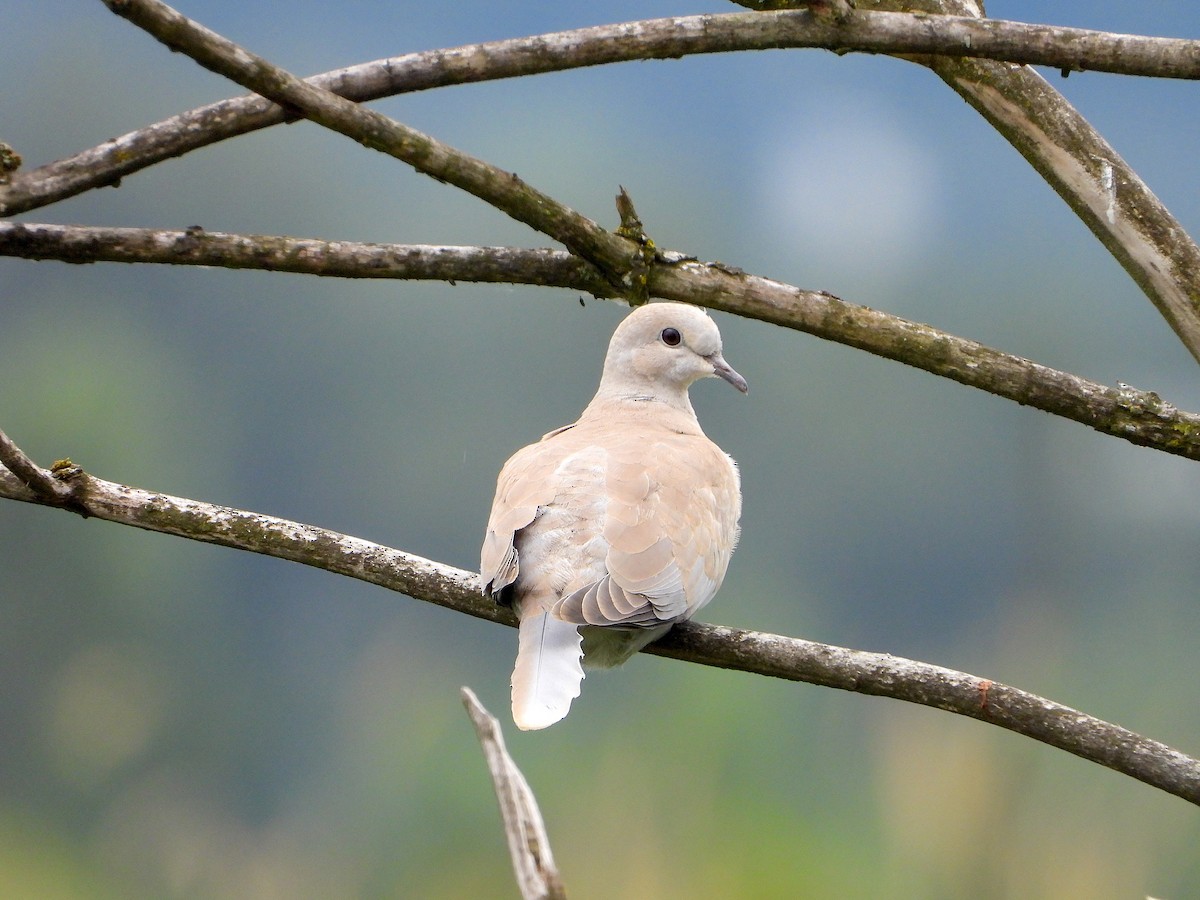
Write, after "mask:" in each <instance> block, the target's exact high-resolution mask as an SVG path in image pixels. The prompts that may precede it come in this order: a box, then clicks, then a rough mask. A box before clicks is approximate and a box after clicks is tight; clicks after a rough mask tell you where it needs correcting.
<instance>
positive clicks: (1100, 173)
mask: <svg viewBox="0 0 1200 900" xmlns="http://www.w3.org/2000/svg"><path fill="white" fill-rule="evenodd" d="M901 2H902V3H903V5H904V6H905V7H906V8H912V7H914V6H916V7H919V8H921V9H925V10H928V11H929V12H932V13H938V14H947V13H949V14H954V13H965V14H967V15H977V16H982V15H983V11H982V6H981V4H976V3H975V2H974V0H862V2H861V4H860V5H863V6H870V7H873V8H885V9H887V8H894V7H895V6H897V5H899V4H900V3H901ZM856 15H857V14H856ZM932 21H934V22H935V24H934V25H933V27H935V28H938V29H940V28H941V27H942V26H941V24H940V23H941V22H942V21H943V19H942V18H941V16H940V15H938V16H937V17H935V18H934V19H933V20H932ZM979 21H986V20H983V19H980V20H979ZM1114 37H1115V36H1114ZM1180 52H1182V53H1183V54H1184V55H1185V56H1190V57H1192V58H1193V59H1194V58H1195V56H1196V49H1195V48H1194V47H1193V48H1191V49H1182V48H1181V51H1180ZM915 61H917V62H920V63H922V64H924V65H926V66H928V67H929V68H930V69H932V70H933V72H934V73H935V74H937V76H938V77H939V78H941V79H942V80H943V81H945V82H946V83H947V84H948V85H950V87H952V88H953V89H954V90H955V91H956V92H957V93H958V94H959V96H961V97H962V98H963V99H964V100H966V101H967V103H969V104H970V105H971V106H973V107H974V108H975V110H976V111H977V112H979V113H980V114H981V115H982V116H983V117H984V118H985V119H987V121H988V123H989V124H991V125H992V127H994V128H995V129H996V130H997V131H999V132H1000V134H1001V135H1003V136H1004V138H1005V139H1006V140H1007V141H1008V142H1009V143H1011V144H1012V145H1013V146H1014V147H1015V148H1016V149H1017V152H1019V153H1020V154H1021V155H1022V156H1023V157H1025V159H1026V161H1027V162H1028V163H1029V164H1030V165H1031V166H1033V168H1034V169H1035V170H1037V172H1038V174H1039V175H1041V176H1042V177H1043V178H1044V179H1045V180H1046V181H1047V182H1048V183H1049V184H1050V186H1051V187H1052V188H1054V190H1055V191H1056V192H1057V193H1058V195H1059V196H1060V197H1062V198H1063V200H1065V201H1066V203H1067V205H1068V206H1070V207H1071V209H1072V210H1073V211H1074V212H1075V214H1076V215H1077V216H1079V218H1080V219H1082V220H1083V223H1084V224H1085V225H1087V227H1088V228H1089V229H1090V230H1091V232H1092V233H1093V234H1094V235H1095V236H1096V237H1097V238H1098V239H1099V240H1100V243H1102V244H1103V245H1104V247H1105V248H1106V249H1107V250H1108V251H1109V253H1111V254H1112V255H1113V256H1114V257H1115V258H1116V260H1117V262H1119V263H1120V264H1121V266H1122V268H1124V269H1125V271H1126V272H1128V273H1129V275H1130V277H1131V278H1133V280H1134V281H1135V282H1136V283H1137V285H1138V287H1140V288H1141V289H1142V291H1143V292H1145V294H1146V296H1147V297H1149V298H1150V301H1151V302H1152V303H1153V304H1154V305H1155V307H1156V308H1157V309H1158V311H1159V313H1160V314H1161V315H1162V316H1163V318H1165V319H1166V320H1167V323H1168V324H1169V325H1170V326H1171V328H1172V329H1173V330H1174V331H1175V334H1176V335H1178V337H1179V339H1180V340H1181V341H1182V342H1183V345H1184V346H1185V347H1187V349H1188V351H1189V352H1190V353H1191V354H1192V356H1193V357H1195V358H1196V360H1197V361H1200V247H1198V246H1197V245H1196V243H1195V242H1194V241H1193V240H1192V239H1191V237H1189V235H1188V233H1187V230H1186V229H1185V228H1184V227H1183V226H1182V225H1181V224H1180V223H1179V221H1178V220H1177V219H1176V218H1175V217H1174V216H1172V215H1171V212H1170V210H1168V209H1167V208H1166V207H1165V206H1164V205H1163V204H1162V202H1161V201H1160V200H1159V199H1158V198H1157V197H1156V196H1154V194H1153V192H1151V190H1150V188H1148V187H1147V186H1146V184H1145V182H1143V181H1142V179H1141V178H1140V177H1138V174H1137V173H1136V172H1135V171H1134V170H1133V169H1131V168H1130V167H1129V166H1128V165H1127V164H1126V162H1125V160H1123V159H1121V156H1120V155H1119V154H1118V153H1117V151H1116V150H1114V149H1113V148H1112V146H1111V145H1110V144H1109V143H1108V142H1107V141H1106V140H1104V138H1103V137H1102V136H1101V135H1100V133H1099V132H1098V131H1096V129H1094V128H1093V127H1092V126H1091V124H1090V123H1089V122H1088V121H1087V119H1085V118H1084V117H1083V116H1081V115H1080V114H1079V112H1078V111H1077V110H1076V109H1075V107H1073V106H1072V105H1071V104H1070V103H1069V102H1068V101H1067V99H1066V98H1065V97H1063V95H1062V94H1060V93H1059V92H1058V91H1056V90H1055V89H1054V88H1052V87H1051V86H1050V85H1049V84H1048V83H1047V82H1046V80H1045V79H1044V78H1042V77H1041V76H1040V75H1039V74H1038V73H1037V72H1034V71H1033V70H1032V69H1028V68H1017V67H1014V66H1010V65H1005V64H1004V63H1001V62H993V61H990V60H972V59H950V58H948V57H946V56H920V57H917V58H916V60H915ZM1062 68H1063V69H1064V71H1065V70H1069V69H1071V68H1073V66H1063V67H1062Z"/></svg>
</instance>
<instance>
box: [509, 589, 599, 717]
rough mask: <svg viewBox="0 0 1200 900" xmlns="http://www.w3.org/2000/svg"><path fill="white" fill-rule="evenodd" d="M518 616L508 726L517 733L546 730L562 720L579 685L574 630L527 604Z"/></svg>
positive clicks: (580, 676)
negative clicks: (510, 711) (513, 724)
mask: <svg viewBox="0 0 1200 900" xmlns="http://www.w3.org/2000/svg"><path fill="white" fill-rule="evenodd" d="M525 606H526V609H528V610H529V614H528V615H525V614H524V612H523V613H522V615H521V626H520V629H519V631H518V638H517V640H518V647H517V664H516V667H515V668H514V669H513V674H512V715H513V721H514V722H516V723H517V727H518V728H520V729H521V730H522V731H531V730H534V729H538V728H546V727H547V726H549V725H553V724H554V723H555V722H557V721H558V720H559V719H561V718H563V717H564V716H565V715H566V714H567V712H568V711H569V710H570V709H571V701H572V700H574V699H575V698H576V697H578V696H579V685H580V682H582V681H583V667H582V666H581V665H580V664H579V660H580V657H582V656H583V647H582V641H583V639H582V637H581V636H580V634H579V627H578V626H576V625H572V624H571V623H570V622H564V621H562V620H561V619H556V618H555V617H554V616H552V615H551V614H550V613H549V612H547V611H545V610H544V609H542V608H541V605H540V604H536V601H534V600H532V599H527V600H526V601H525Z"/></svg>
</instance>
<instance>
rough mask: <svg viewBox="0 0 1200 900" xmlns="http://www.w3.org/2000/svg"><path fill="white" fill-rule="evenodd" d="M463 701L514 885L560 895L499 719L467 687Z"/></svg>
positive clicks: (537, 816) (548, 896)
mask: <svg viewBox="0 0 1200 900" xmlns="http://www.w3.org/2000/svg"><path fill="white" fill-rule="evenodd" d="M461 693H462V701H463V706H465V707H466V708H467V715H469V716H470V717H471V724H473V725H474V726H475V734H476V736H477V737H478V738H479V743H480V746H482V747H483V756H484V759H485V760H486V762H487V767H488V772H489V773H490V774H491V776H492V787H494V788H495V789H496V800H497V802H498V803H499V804H500V819H501V820H502V821H503V822H504V836H505V838H506V839H507V840H508V855H509V857H510V858H511V859H512V864H513V872H514V873H515V874H516V876H517V886H518V888H520V891H521V896H522V897H524V898H526V900H564V898H565V897H566V896H567V892H566V890H565V889H564V887H563V883H562V878H561V876H560V875H559V874H558V867H557V866H556V865H555V864H554V855H553V854H552V853H551V852H550V837H549V835H547V834H546V825H545V823H544V822H543V821H542V813H541V811H540V810H539V809H538V804H537V798H536V797H534V795H533V789H532V788H530V787H529V782H528V781H526V780H525V776H524V775H522V774H521V770H520V769H518V768H517V764H516V763H515V762H513V758H512V757H511V756H509V753H508V748H507V747H505V746H504V732H503V731H501V730H500V723H499V722H498V721H496V717H495V716H493V715H492V714H491V713H490V712H488V711H487V709H486V708H485V707H484V705H483V704H482V703H480V702H479V698H478V697H476V696H475V692H474V691H472V690H471V689H470V688H469V687H464V688H463V689H462V691H461Z"/></svg>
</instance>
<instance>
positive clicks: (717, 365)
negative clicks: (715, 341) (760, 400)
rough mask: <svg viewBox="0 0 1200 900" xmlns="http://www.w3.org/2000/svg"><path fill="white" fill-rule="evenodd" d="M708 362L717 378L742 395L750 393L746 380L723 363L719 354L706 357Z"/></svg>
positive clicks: (723, 359)
mask: <svg viewBox="0 0 1200 900" xmlns="http://www.w3.org/2000/svg"><path fill="white" fill-rule="evenodd" d="M708 361H709V362H710V363H712V367H713V374H714V375H716V376H717V377H718V378H724V379H725V380H726V381H728V382H729V383H730V384H732V385H733V386H734V387H735V388H737V389H738V390H739V391H741V392H742V393H743V394H747V393H749V392H750V385H748V384H746V379H745V378H743V377H742V376H741V375H739V374H738V373H737V372H736V371H735V370H734V368H733V366H731V365H730V364H729V363H727V362H725V357H723V356H722V355H721V354H720V353H714V354H713V355H712V356H710V357H708Z"/></svg>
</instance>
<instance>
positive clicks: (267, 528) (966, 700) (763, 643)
mask: <svg viewBox="0 0 1200 900" xmlns="http://www.w3.org/2000/svg"><path fill="white" fill-rule="evenodd" d="M14 453H20V451H19V449H18V448H16V445H15V444H13V442H12V441H11V440H10V439H9V438H8V437H7V436H6V435H4V433H3V432H2V431H0V463H4V466H8V461H9V460H11V459H12V458H13V454H14ZM21 455H22V456H24V454H21ZM46 480H53V481H54V482H56V483H57V485H58V487H56V488H55V489H54V490H53V491H45V490H43V489H38V488H36V487H35V486H34V484H33V483H31V482H41V481H46ZM0 497H2V498H7V499H10V500H19V501H24V502H28V503H37V504H41V505H43V506H52V507H59V508H63V509H69V510H72V511H74V512H78V513H82V514H84V515H87V516H90V517H93V518H96V519H103V520H105V521H109V522H117V523H120V524H123V525H131V526H133V527H136V528H143V529H146V530H148V531H157V532H160V533H163V534H172V535H176V536H178V537H184V538H188V539H190V540H195V541H202V542H204V543H209V544H217V545H220V546H223V547H232V548H235V549H239V550H248V551H250V552H252V553H260V554H263V555H264V556H272V557H275V558H278V559H285V560H290V561H292V562H298V563H302V564H304V565H307V566H312V567H314V568H318V569H324V570H325V571H328V572H333V573H335V574H340V575H348V576H350V577H351V578H357V579H359V580H361V581H365V582H368V583H370V584H375V585H379V586H380V587H385V588H387V589H388V590H393V591H397V592H399V593H402V594H405V595H407V596H409V597H412V598H413V599H416V600H423V601H426V602H429V603H434V604H436V605H438V606H444V607H446V608H448V609H452V610H455V611H457V612H462V613H466V614H468V615H471V616H475V617H476V618H480V619H487V620H488V621H491V622H497V623H500V624H503V625H508V626H510V627H515V625H516V618H515V616H514V615H513V614H512V611H511V610H510V609H508V608H507V607H504V606H500V605H499V604H497V603H495V602H494V601H492V600H491V599H490V598H487V597H484V596H483V595H482V594H481V593H480V591H479V585H478V576H477V575H476V574H475V573H474V572H466V571H463V570H461V569H455V568H453V567H451V566H447V565H445V564H443V563H438V562H434V561H432V560H427V559H423V558H422V557H419V556H415V555H413V554H410V553H405V552H403V551H401V550H395V549H392V548H390V547H384V546H382V545H379V544H374V543H371V542H370V541H365V540H363V539H361V538H355V537H351V536H349V535H345V534H340V533H338V532H334V531H329V530H327V529H324V528H318V527H316V526H314V525H306V524H304V523H301V522H293V521H289V520H287V519H281V518H277V517H275V516H268V515H264V514H262V513H257V512H249V511H247V510H240V509H233V508H230V507H227V506H217V505H214V504H210V503H204V502H201V501H198V500H190V499H187V498H184V497H173V496H171V495H169V494H163V493H159V492H156V491H147V490H143V489H141V488H135V487H130V486H128V485H124V484H117V483H114V482H111V481H104V480H102V479H99V478H95V477H93V476H91V475H89V474H87V473H86V472H84V471H83V469H82V468H80V467H79V466H76V465H73V464H69V463H62V464H58V465H56V466H55V469H54V471H46V470H38V472H36V473H33V474H31V473H30V472H28V471H25V472H24V473H23V474H22V475H20V476H18V475H17V474H16V473H14V472H12V471H10V469H8V468H5V467H0ZM644 652H647V653H651V654H654V655H657V656H665V657H669V658H672V659H678V660H683V661H686V662H693V663H699V664H701V665H706V666H715V667H717V668H723V669H736V670H738V671H742V672H749V673H752V674H757V675H764V676H767V677H771V678H782V679H785V680H788V681H801V682H806V683H809V684H817V685H823V686H826V687H833V688H838V689H841V690H847V691H854V692H857V693H863V694H871V695H874V696H879V697H890V698H892V699H896V700H905V701H908V702H910V703H916V704H920V705H922V706H930V707H934V708H936V709H942V710H946V711H948V712H953V713H957V714H958V715H963V716H967V717H970V718H973V719H978V720H980V721H982V722H987V723H990V724H993V725H996V726H999V727H1000V728H1004V729H1007V730H1009V731H1014V732H1016V733H1018V734H1022V735H1025V736H1026V737H1031V738H1034V739H1035V740H1038V741H1041V742H1042V743H1045V744H1049V745H1050V746H1052V747H1057V748H1058V749H1060V750H1065V751H1067V752H1068V753H1072V754H1074V755H1075V756H1078V757H1081V758H1082V759H1086V760H1089V761H1091V762H1095V763H1099V764H1100V765H1103V766H1107V767H1108V768H1110V769H1114V770H1116V771H1118V772H1121V773H1122V774H1125V775H1128V776H1129V777H1131V778H1135V779H1137V780H1138V781H1141V782H1143V783H1145V784H1148V785H1151V786H1152V787H1156V788H1159V789H1161V790H1163V791H1166V792H1168V793H1171V794H1174V795H1176V796H1178V797H1181V798H1183V799H1185V800H1187V801H1188V802H1190V803H1195V804H1200V760H1196V759H1193V758H1191V757H1189V756H1187V755H1185V754H1183V753H1180V752H1179V751H1177V750H1174V749H1172V748H1170V747H1168V746H1166V745H1165V744H1161V743H1159V742H1157V741H1153V740H1149V739H1147V738H1145V737H1142V736H1141V735H1138V734H1135V733H1134V732H1131V731H1129V730H1127V729H1125V728H1121V727H1120V726H1117V725H1113V724H1111V723H1108V722H1105V721H1103V720H1101V719H1097V718H1094V717H1092V716H1089V715H1087V714H1085V713H1082V712H1079V711H1078V710H1074V709H1071V708H1070V707H1067V706H1063V705H1061V704H1059V703H1055V702H1054V701H1051V700H1047V699H1045V698H1042V697H1038V696H1036V695H1034V694H1030V693H1027V692H1025V691H1021V690H1019V689H1017V688H1013V687H1010V686H1008V685H1004V684H1000V683H999V682H995V681H991V680H988V679H985V678H980V677H978V676H975V675H969V674H966V673H964V672H956V671H954V670H952V669H946V668H943V667H941V666H934V665H930V664H929V663H922V662H918V661H915V660H909V659H904V658H902V657H897V656H892V655H891V654H887V653H872V652H868V651H864V650H851V649H848V648H844V647H835V646H831V645H828V644H819V643H815V642H813V641H804V640H800V639H798V638H790V637H784V636H782V635H775V634H764V633H761V632H755V631H746V630H744V629H738V628H727V627H723V626H717V625H707V624H704V623H700V622H681V623H679V624H677V625H675V627H674V628H673V629H672V630H671V631H670V632H668V633H667V635H666V636H665V637H663V638H662V639H660V640H659V641H657V642H656V643H654V644H651V645H650V646H649V647H647V648H646V649H645V651H644Z"/></svg>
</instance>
